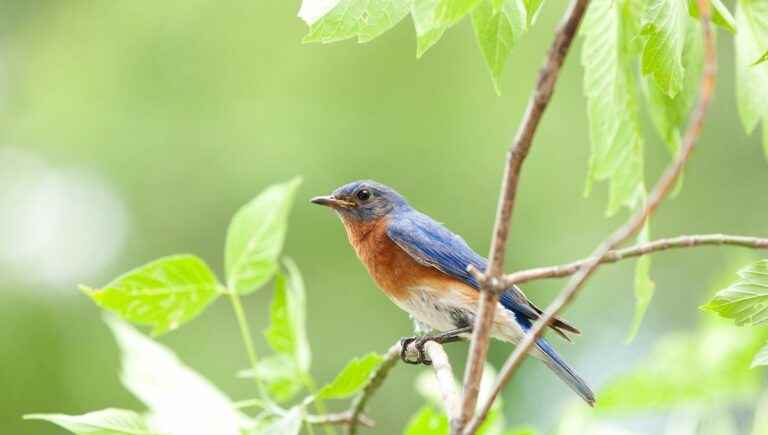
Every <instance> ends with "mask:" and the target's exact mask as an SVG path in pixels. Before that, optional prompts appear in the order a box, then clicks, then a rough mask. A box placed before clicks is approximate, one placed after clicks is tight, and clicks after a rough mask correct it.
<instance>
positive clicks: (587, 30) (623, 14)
mask: <svg viewBox="0 0 768 435" xmlns="http://www.w3.org/2000/svg"><path fill="white" fill-rule="evenodd" d="M630 6H631V4H630V3H627V2H620V1H613V0H594V1H592V2H590V5H589V8H588V10H587V15H586V17H585V18H584V27H583V28H582V33H583V35H584V46H583V51H582V64H583V65H584V93H585V94H586V96H587V113H588V115H589V127H590V128H589V131H590V137H591V139H592V155H591V157H590V161H589V173H588V175H587V193H589V192H590V190H591V185H592V183H593V182H594V181H602V180H609V181H610V183H611V189H610V200H609V204H608V211H607V212H608V214H609V215H610V214H614V213H616V212H617V211H618V210H619V208H620V207H621V206H622V205H625V206H627V207H629V208H634V207H635V206H636V205H637V204H638V201H639V200H640V199H641V198H642V196H643V194H644V190H645V188H644V185H643V140H642V137H641V133H640V124H639V121H638V101H637V95H636V93H635V92H634V91H633V88H632V82H633V80H634V76H633V73H632V68H631V66H630V64H629V62H630V60H631V58H632V56H635V55H636V53H635V50H636V47H634V44H633V40H632V37H633V34H632V32H631V30H632V29H633V28H634V27H635V24H634V23H633V21H632V20H633V19H634V18H633V17H632V16H631V14H630V13H629V12H630V10H629V9H628V8H629V7H630Z"/></svg>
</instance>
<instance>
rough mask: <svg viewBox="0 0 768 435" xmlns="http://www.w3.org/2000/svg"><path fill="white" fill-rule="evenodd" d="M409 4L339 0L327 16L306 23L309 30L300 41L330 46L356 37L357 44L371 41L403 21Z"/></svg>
mask: <svg viewBox="0 0 768 435" xmlns="http://www.w3.org/2000/svg"><path fill="white" fill-rule="evenodd" d="M305 1H307V0H305ZM411 2H412V0H340V1H339V2H338V3H336V5H335V6H334V7H333V8H331V9H330V10H329V11H328V12H327V13H325V14H324V15H322V16H321V17H320V18H317V19H316V20H315V21H313V22H310V23H308V24H310V26H309V31H308V32H307V35H306V36H305V37H304V39H303V40H302V42H305V43H307V42H322V43H329V42H336V41H343V40H345V39H349V38H357V41H358V42H368V41H371V40H372V39H374V38H376V37H377V36H379V35H381V34H382V33H384V32H386V31H387V30H389V29H391V28H392V27H394V26H395V25H396V24H397V23H399V22H400V21H401V20H402V19H403V18H405V16H406V15H407V14H408V12H409V11H410V9H411ZM302 7H304V6H303V5H302Z"/></svg>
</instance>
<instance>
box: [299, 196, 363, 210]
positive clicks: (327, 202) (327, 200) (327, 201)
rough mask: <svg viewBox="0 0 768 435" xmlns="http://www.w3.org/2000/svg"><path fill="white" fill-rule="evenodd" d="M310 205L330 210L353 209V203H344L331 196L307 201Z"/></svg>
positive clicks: (317, 197)
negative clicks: (322, 206) (321, 206)
mask: <svg viewBox="0 0 768 435" xmlns="http://www.w3.org/2000/svg"><path fill="white" fill-rule="evenodd" d="M309 202H311V203H312V204H317V205H324V206H326V207H331V208H336V209H339V208H350V207H354V206H355V203H354V202H351V201H345V200H343V199H339V198H336V197H335V196H333V195H328V196H316V197H314V198H312V199H310V200H309Z"/></svg>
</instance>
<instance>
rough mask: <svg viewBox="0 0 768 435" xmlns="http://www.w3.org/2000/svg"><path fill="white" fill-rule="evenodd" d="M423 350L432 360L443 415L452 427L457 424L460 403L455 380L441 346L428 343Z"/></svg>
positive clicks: (431, 342)
mask: <svg viewBox="0 0 768 435" xmlns="http://www.w3.org/2000/svg"><path fill="white" fill-rule="evenodd" d="M424 350H425V351H426V352H427V355H428V356H429V359H430V360H432V367H433V368H434V369H435V376H436V377H437V384H438V386H439V387H440V395H441V396H442V397H443V404H444V405H445V415H447V416H448V421H449V422H450V424H451V427H454V426H456V425H457V424H458V423H459V410H460V408H459V407H460V405H461V402H460V401H459V391H458V385H457V384H456V378H455V377H454V376H453V368H452V367H451V363H450V361H449V360H448V355H446V354H445V350H443V346H442V345H440V344H438V343H435V342H434V341H428V342H427V343H426V344H425V345H424Z"/></svg>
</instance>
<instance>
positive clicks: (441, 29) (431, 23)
mask: <svg viewBox="0 0 768 435" xmlns="http://www.w3.org/2000/svg"><path fill="white" fill-rule="evenodd" d="M436 6H437V0H413V5H411V17H412V18H413V26H414V28H415V29H416V57H421V56H423V55H424V53H426V52H427V50H429V49H430V48H431V47H432V46H433V45H435V44H436V43H437V41H439V40H440V38H442V37H443V33H445V30H446V29H447V28H448V26H446V25H443V24H440V23H438V21H437V20H436V19H435V7H436Z"/></svg>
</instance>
